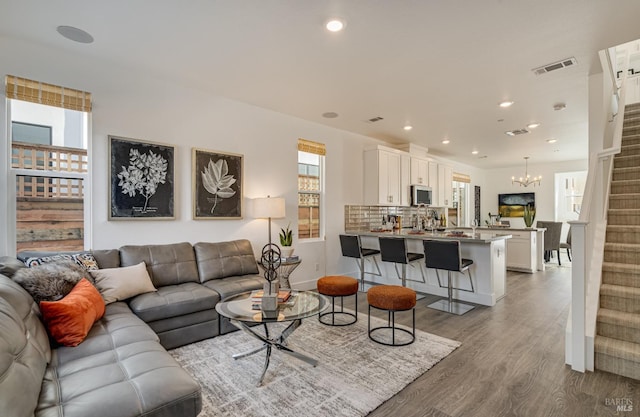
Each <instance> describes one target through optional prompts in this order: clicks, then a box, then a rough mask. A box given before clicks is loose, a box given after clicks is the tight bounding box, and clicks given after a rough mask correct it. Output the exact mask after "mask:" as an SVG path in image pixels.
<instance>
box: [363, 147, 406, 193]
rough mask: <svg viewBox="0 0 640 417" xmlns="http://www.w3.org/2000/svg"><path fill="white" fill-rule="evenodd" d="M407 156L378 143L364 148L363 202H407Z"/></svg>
mask: <svg viewBox="0 0 640 417" xmlns="http://www.w3.org/2000/svg"><path fill="white" fill-rule="evenodd" d="M409 179H410V158H409V155H408V154H406V153H405V152H401V151H397V150H394V149H390V148H385V147H382V146H379V147H377V148H375V149H370V150H365V152H364V203H365V204H380V205H387V206H402V205H409Z"/></svg>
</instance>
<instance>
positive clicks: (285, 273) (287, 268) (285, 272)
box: [257, 258, 302, 289]
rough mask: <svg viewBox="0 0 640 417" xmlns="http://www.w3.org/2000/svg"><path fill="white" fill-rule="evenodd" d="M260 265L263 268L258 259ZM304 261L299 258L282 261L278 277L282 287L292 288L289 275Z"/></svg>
mask: <svg viewBox="0 0 640 417" xmlns="http://www.w3.org/2000/svg"><path fill="white" fill-rule="evenodd" d="M257 262H258V266H259V267H261V268H263V269H264V267H263V266H262V263H261V262H260V260H259V259H258V260H257ZM301 263H302V260H301V259H300V258H298V259H297V260H295V261H284V260H283V261H282V262H281V263H280V266H279V267H278V279H279V280H280V287H281V288H287V289H291V283H290V282H289V275H291V273H292V272H293V271H294V270H295V269H296V268H297V267H298V266H299V265H300V264H301Z"/></svg>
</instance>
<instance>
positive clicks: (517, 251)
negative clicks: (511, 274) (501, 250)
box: [501, 230, 538, 272]
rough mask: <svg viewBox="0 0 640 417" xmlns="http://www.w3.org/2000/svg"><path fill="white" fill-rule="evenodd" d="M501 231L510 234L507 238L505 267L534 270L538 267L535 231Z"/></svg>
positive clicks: (517, 269)
mask: <svg viewBox="0 0 640 417" xmlns="http://www.w3.org/2000/svg"><path fill="white" fill-rule="evenodd" d="M501 233H504V234H510V235H511V239H507V269H510V270H514V271H524V272H535V271H536V270H537V269H538V265H537V260H538V253H537V252H538V251H537V234H538V233H537V231H536V230H531V231H528V230H527V231H525V230H522V231H520V230H517V231H516V230H508V231H504V232H501Z"/></svg>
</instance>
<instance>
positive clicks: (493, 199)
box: [481, 160, 588, 227]
mask: <svg viewBox="0 0 640 417" xmlns="http://www.w3.org/2000/svg"><path fill="white" fill-rule="evenodd" d="M524 168H525V167H524V163H523V164H522V166H517V167H512V168H500V169H492V170H488V171H487V173H486V177H485V186H484V187H483V188H482V193H483V195H485V196H486V199H485V198H484V197H483V205H482V217H481V220H482V222H484V220H487V219H488V213H489V212H491V213H492V214H495V213H497V212H498V194H506V193H521V192H535V194H536V221H537V220H547V221H554V220H555V208H554V206H555V195H554V189H555V185H554V184H555V174H557V173H561V172H572V171H583V170H586V169H587V168H588V161H587V160H579V161H566V162H556V163H549V164H529V174H530V175H531V176H536V175H542V181H541V184H540V186H535V187H534V186H532V185H530V186H528V187H526V188H525V187H521V186H519V185H518V184H513V185H512V184H511V177H512V176H516V177H519V176H522V175H524ZM485 201H486V203H485ZM503 220H509V221H510V222H511V226H513V227H524V226H525V225H524V220H523V219H522V218H521V217H509V218H507V219H503ZM534 226H535V223H534Z"/></svg>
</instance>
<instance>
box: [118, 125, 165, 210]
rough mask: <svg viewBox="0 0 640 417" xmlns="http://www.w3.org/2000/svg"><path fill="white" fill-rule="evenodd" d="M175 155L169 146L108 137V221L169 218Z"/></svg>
mask: <svg viewBox="0 0 640 417" xmlns="http://www.w3.org/2000/svg"><path fill="white" fill-rule="evenodd" d="M174 155H175V148H174V147H173V146H170V145H163V144H160V143H153V142H146V141H142V140H138V139H128V138H122V137H117V136H109V158H110V160H109V220H172V219H175V214H174V172H175V166H174Z"/></svg>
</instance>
